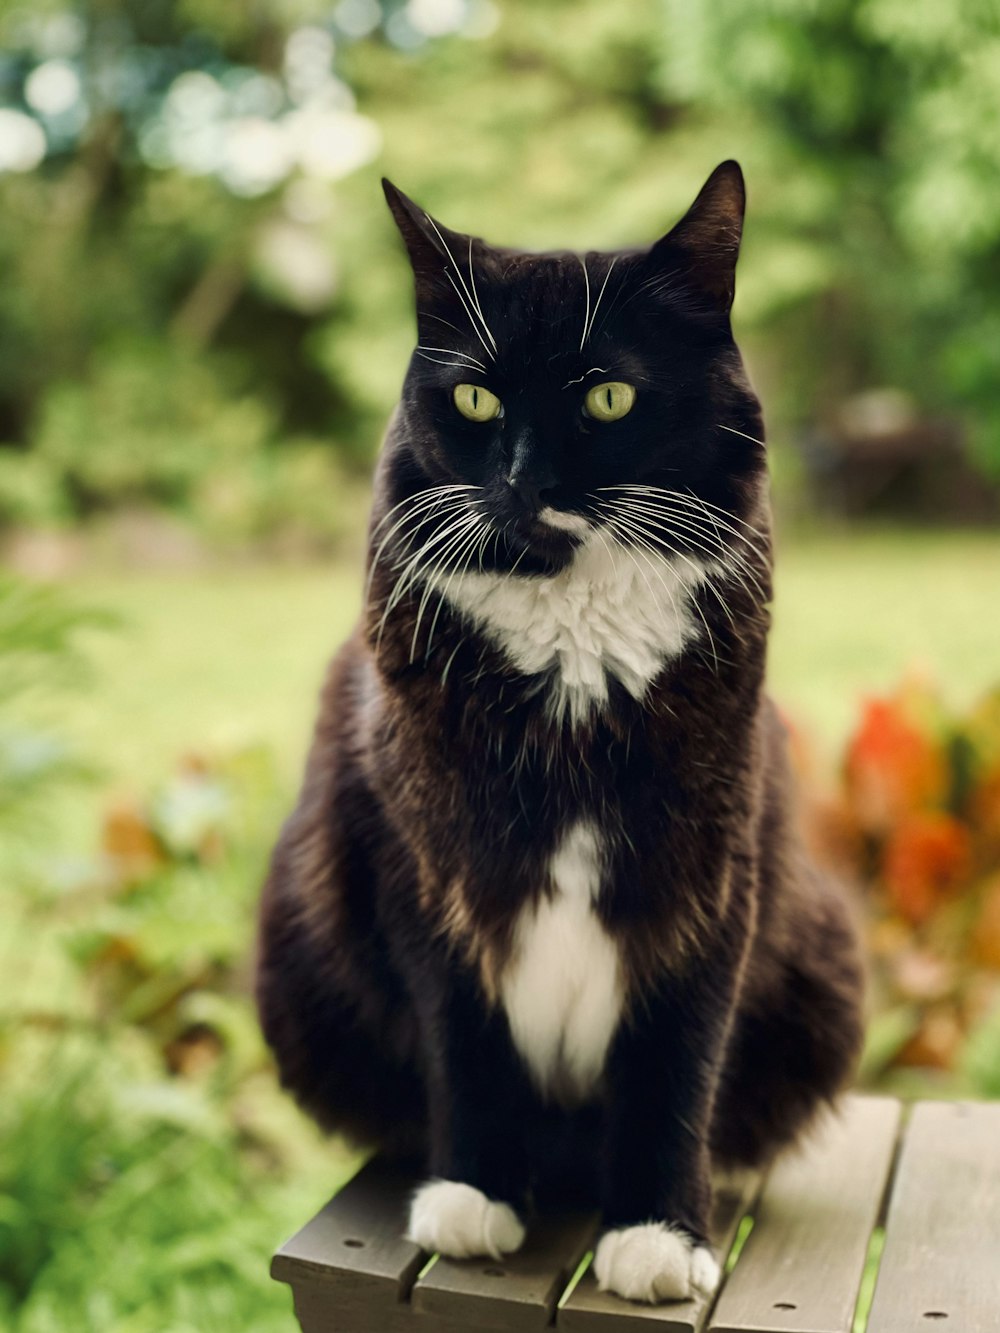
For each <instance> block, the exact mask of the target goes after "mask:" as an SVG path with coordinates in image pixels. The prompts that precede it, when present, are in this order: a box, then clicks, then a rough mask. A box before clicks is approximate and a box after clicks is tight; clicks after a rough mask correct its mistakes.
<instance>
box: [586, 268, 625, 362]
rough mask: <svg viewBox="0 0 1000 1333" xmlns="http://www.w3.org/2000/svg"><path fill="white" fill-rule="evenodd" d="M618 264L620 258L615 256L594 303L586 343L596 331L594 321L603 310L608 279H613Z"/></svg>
mask: <svg viewBox="0 0 1000 1333" xmlns="http://www.w3.org/2000/svg"><path fill="white" fill-rule="evenodd" d="M617 262H618V256H617V255H615V256H614V258H613V259H612V260H611V263H610V264H609V265H608V271H607V273H605V275H604V281H603V282H602V283H601V290H600V291H599V292H598V294H597V300H596V302H595V303H594V311H593V314H592V315H591V316H590V328H589V329H588V330H587V332H586V333H585V335H584V342H586V340H587V339H588V338H589V337H590V335H591V334H592V333H593V331H594V320H595V319H596V318H597V312H598V310H599V309H600V308H601V298H602V297H603V295H604V289H605V287H607V285H608V278H610V277H611V270H612V269H613V268H614V266H615V264H616V263H617Z"/></svg>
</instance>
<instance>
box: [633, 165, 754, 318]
mask: <svg viewBox="0 0 1000 1333" xmlns="http://www.w3.org/2000/svg"><path fill="white" fill-rule="evenodd" d="M745 207H746V189H745V187H744V184H743V172H742V171H741V170H740V166H739V163H738V162H732V161H729V162H721V163H720V164H719V165H718V166H717V167H716V168H715V170H714V171H713V172H712V174H711V176H709V178H708V180H707V181H706V182H705V184H704V185H703V186H702V187H701V190H700V191H699V193H698V198H697V199H696V200H695V201H694V203H693V204H692V205H691V207H690V208H689V209H688V211H687V212H686V213H685V214H684V216H683V217H682V218H681V220H680V222H678V223H677V225H676V227H674V228H673V229H672V230H671V231H669V232H667V234H666V236H664V237H663V239H662V240H659V241H657V243H656V244H655V245H654V246H653V248H652V250H650V252H649V256H648V260H649V262H650V263H651V264H652V265H654V266H655V267H656V268H658V269H659V270H660V271H661V272H664V273H670V274H676V275H677V277H678V279H679V280H680V281H681V282H682V283H683V284H684V285H685V286H688V287H690V288H692V289H693V290H694V292H695V293H696V294H697V295H698V296H700V297H703V298H705V299H706V300H707V301H708V302H709V303H710V304H711V305H712V306H713V307H715V308H717V309H718V310H720V311H722V312H723V313H726V314H728V312H729V309H730V307H731V306H732V304H733V292H734V290H735V282H736V260H737V258H738V256H739V253H740V238H741V236H742V234H743V212H744V209H745Z"/></svg>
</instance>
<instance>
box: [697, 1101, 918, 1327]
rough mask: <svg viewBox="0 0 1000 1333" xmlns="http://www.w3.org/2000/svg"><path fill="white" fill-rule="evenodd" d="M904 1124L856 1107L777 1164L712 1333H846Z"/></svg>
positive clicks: (885, 1108) (849, 1106) (889, 1110)
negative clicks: (899, 1128)
mask: <svg viewBox="0 0 1000 1333" xmlns="http://www.w3.org/2000/svg"><path fill="white" fill-rule="evenodd" d="M899 1117H900V1107H899V1103H898V1102H896V1101H893V1100H890V1099H888V1098H876V1097H864V1098H861V1097H858V1098H850V1099H848V1100H847V1101H845V1102H844V1104H843V1108H842V1110H841V1112H840V1113H839V1114H838V1116H837V1117H835V1118H833V1117H831V1118H830V1119H829V1120H828V1121H827V1122H826V1124H825V1125H824V1126H823V1127H822V1129H821V1130H818V1131H817V1132H816V1133H815V1134H814V1136H813V1138H812V1139H811V1140H809V1141H807V1144H806V1145H805V1147H804V1148H803V1149H802V1150H800V1151H799V1152H797V1153H795V1154H794V1155H790V1156H788V1157H784V1158H781V1159H779V1161H778V1162H777V1163H776V1164H775V1166H774V1168H773V1170H772V1171H771V1174H770V1176H769V1178H768V1180H767V1183H766V1184H765V1186H764V1189H763V1191H762V1192H761V1197H760V1199H759V1201H758V1204H757V1208H756V1209H755V1214H754V1227H753V1230H752V1231H751V1232H750V1235H749V1236H748V1238H747V1241H746V1244H745V1246H744V1248H743V1252H742V1254H741V1255H740V1259H739V1262H738V1263H737V1265H736V1267H735V1269H734V1270H733V1272H732V1273H731V1274H730V1276H729V1279H728V1281H727V1282H726V1284H725V1286H724V1287H723V1290H722V1294H721V1296H720V1297H719V1301H718V1304H717V1306H716V1309H715V1312H714V1313H713V1316H712V1320H711V1323H710V1329H711V1330H712V1333H850V1329H851V1325H852V1322H853V1318H854V1307H855V1304H856V1302H857V1297H858V1288H859V1286H860V1283H861V1276H862V1273H863V1271H864V1265H865V1258H866V1255H867V1251H868V1243H869V1239H870V1237H871V1233H872V1230H873V1228H874V1226H875V1224H876V1222H877V1220H878V1216H879V1208H880V1204H881V1201H882V1198H883V1195H884V1192H885V1185H886V1181H887V1179H888V1176H889V1171H890V1168H891V1165H892V1158H893V1150H894V1145H895V1141H896V1135H897V1131H898V1127H899Z"/></svg>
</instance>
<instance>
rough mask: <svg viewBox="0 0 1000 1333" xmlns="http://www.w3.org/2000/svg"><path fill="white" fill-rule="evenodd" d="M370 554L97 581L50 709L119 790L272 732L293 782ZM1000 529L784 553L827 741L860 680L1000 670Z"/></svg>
mask: <svg viewBox="0 0 1000 1333" xmlns="http://www.w3.org/2000/svg"><path fill="white" fill-rule="evenodd" d="M361 582H362V575H361V569H360V564H359V561H358V559H357V558H356V557H355V558H352V559H351V560H344V561H342V562H340V563H334V564H331V565H330V566H328V567H322V568H321V567H306V568H288V567H279V568H274V569H237V570H226V571H206V570H201V571H196V572H185V573H171V574H168V575H165V574H152V573H143V574H131V575H118V576H115V577H110V576H103V577H90V578H86V579H82V580H78V581H77V588H76V590H77V593H78V595H79V596H80V597H81V598H84V599H87V600H89V601H91V602H94V603H96V604H98V605H100V606H104V607H109V608H111V609H112V610H114V611H115V612H117V613H118V614H119V615H120V616H121V617H122V619H123V620H124V622H125V625H126V629H125V631H124V632H118V633H103V632H95V633H93V634H92V635H91V636H90V639H91V642H90V648H91V652H92V656H93V658H94V661H95V665H96V667H97V671H96V684H95V685H94V686H93V687H91V688H88V689H87V690H85V691H82V692H80V693H78V694H75V695H69V696H65V697H64V698H63V699H62V700H60V703H59V708H58V712H57V713H54V714H53V716H54V719H55V720H56V721H57V723H58V725H59V726H60V727H61V728H62V730H63V731H64V732H66V733H68V735H69V736H70V737H71V738H72V739H73V740H75V741H76V742H77V744H78V745H79V747H80V749H81V750H82V752H83V753H85V754H87V755H90V756H92V757H94V758H96V759H98V760H99V761H100V763H101V765H102V766H103V768H104V770H105V772H106V774H107V778H108V781H109V782H110V783H111V784H112V785H122V784H124V785H127V786H132V787H134V786H136V785H137V784H138V785H140V786H141V785H142V784H144V783H148V782H150V781H153V780H154V779H157V778H159V777H161V776H162V775H163V773H164V771H165V770H166V769H167V768H168V767H169V765H171V764H172V763H173V762H174V760H175V759H176V757H177V756H178V755H179V754H180V753H182V752H183V751H184V750H185V749H189V748H202V749H204V748H209V749H213V748H219V749H230V748H232V747H234V746H236V745H239V744H241V743H243V742H250V741H253V742H257V741H263V742H265V743H266V744H268V745H269V746H271V747H272V748H273V749H274V752H275V754H276V756H277V761H278V767H279V773H280V775H281V777H282V778H283V779H285V780H287V782H288V783H289V784H292V783H293V782H294V781H295V780H297V775H298V771H299V768H300V765H301V762H302V758H303V755H304V751H305V747H306V744H307V741H308V736H309V729H310V726H311V723H312V718H313V715H314V712H315V707H316V695H317V691H318V689H319V685H320V682H321V678H322V673H323V668H324V665H325V663H326V660H327V659H328V657H329V655H330V653H331V651H332V650H333V648H334V647H335V646H336V645H337V644H338V643H339V642H340V641H341V640H342V639H343V637H344V636H345V634H347V632H348V631H349V629H350V626H351V624H352V623H353V620H354V618H355V616H356V614H357V608H358V605H359V601H360V592H361ZM998 589H1000V537H995V536H992V535H989V534H937V533H935V534H927V533H874V534H871V533H870V534H865V535H863V536H856V535H849V536H840V537H824V538H821V539H815V540H808V539H806V540H804V539H802V538H797V539H791V538H789V539H788V540H786V541H784V542H783V543H782V544H781V546H780V548H779V557H778V577H777V596H776V606H775V628H774V633H773V636H772V651H771V682H772V688H773V690H774V692H775V694H776V695H777V697H778V699H779V701H780V702H781V703H782V705H783V706H784V707H785V709H786V710H787V711H788V712H789V713H790V714H791V716H792V717H794V718H795V719H796V720H798V721H799V722H800V723H802V724H803V725H804V726H805V727H806V729H807V730H809V731H811V732H813V733H814V734H815V735H816V737H817V738H818V739H819V741H820V743H821V744H822V745H824V746H827V747H829V746H831V745H832V744H834V743H835V742H837V741H839V739H840V738H842V737H843V736H844V735H845V734H846V731H847V728H848V727H849V726H850V724H851V721H852V719H853V718H854V717H855V716H856V712H857V705H858V700H859V697H860V696H861V695H863V694H864V693H865V692H870V691H876V690H881V689H886V688H888V687H890V686H891V685H892V684H893V683H894V682H896V681H897V680H898V679H899V678H900V676H901V675H902V674H903V673H904V672H907V671H912V670H919V671H923V672H927V673H929V674H930V675H931V676H932V677H934V678H935V679H937V680H938V681H939V682H940V683H941V684H942V686H943V687H944V689H945V692H946V695H947V697H948V698H949V700H950V701H951V702H953V703H954V704H956V705H961V704H962V703H964V702H966V701H967V700H969V699H971V698H973V697H974V696H975V695H976V694H977V693H978V692H980V691H982V690H984V689H986V688H987V687H988V686H989V685H991V684H992V683H995V682H997V681H1000V615H998V614H997V610H998Z"/></svg>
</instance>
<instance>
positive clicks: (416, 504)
mask: <svg viewBox="0 0 1000 1333" xmlns="http://www.w3.org/2000/svg"><path fill="white" fill-rule="evenodd" d="M441 489H442V490H449V491H451V490H464V489H465V488H464V487H442V488H441ZM469 489H470V490H480V489H481V487H478V486H475V487H469ZM408 500H409V501H411V502H412V504H411V508H410V509H409V510H407V512H406V513H405V514H403V516H402V517H401V518H399V519H397V521H396V522H395V523H394V524H393V526H392V528H391V529H390V530H389V532H387V533H386V535H385V537H384V538H383V539H382V541H381V543H380V544H379V546H378V549H377V550H376V552H375V554H374V556H373V557H372V563H371V568H370V570H369V572H368V581H367V585H366V590H365V596H366V598H367V597H368V596H369V595H370V593H371V585H372V580H373V579H374V577H375V571H376V569H377V568H378V563H379V560H380V559H381V556H382V552H383V551H384V550H385V548H386V546H387V545H388V543H389V542H390V541H391V540H392V538H393V536H394V535H395V534H396V533H397V532H398V531H399V529H400V528H401V527H403V526H404V525H405V524H407V523H409V522H410V521H411V520H413V519H415V518H419V519H420V521H421V523H423V522H426V521H427V519H428V518H430V516H431V514H432V513H433V512H434V511H435V510H440V511H443V512H444V513H448V512H453V511H454V510H456V509H464V508H465V507H466V503H467V502H466V500H465V499H464V497H463V498H460V497H458V496H456V495H443V496H442V495H436V494H430V495H428V494H427V492H420V493H419V494H418V495H417V496H416V497H413V496H410V497H408ZM406 503H407V501H406V500H402V501H400V504H406ZM399 507H400V505H393V507H392V509H390V510H389V512H388V513H387V514H385V515H384V516H383V517H382V518H381V519H380V520H379V522H378V523H377V524H376V525H375V528H374V530H373V533H372V536H373V537H374V535H375V533H376V532H377V531H378V529H379V528H380V527H381V526H382V524H383V523H385V522H386V521H387V520H388V519H389V518H391V517H392V515H393V514H394V513H395V512H396V510H397V509H399Z"/></svg>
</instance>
